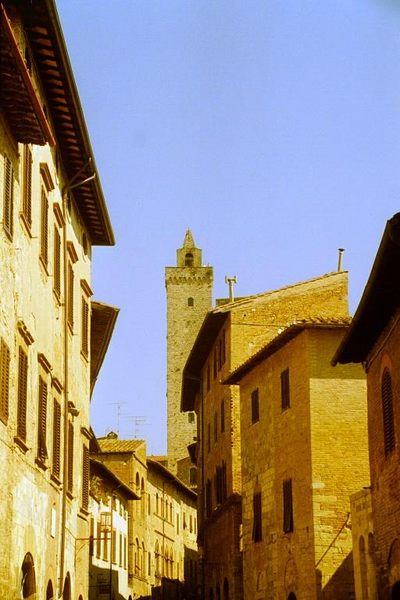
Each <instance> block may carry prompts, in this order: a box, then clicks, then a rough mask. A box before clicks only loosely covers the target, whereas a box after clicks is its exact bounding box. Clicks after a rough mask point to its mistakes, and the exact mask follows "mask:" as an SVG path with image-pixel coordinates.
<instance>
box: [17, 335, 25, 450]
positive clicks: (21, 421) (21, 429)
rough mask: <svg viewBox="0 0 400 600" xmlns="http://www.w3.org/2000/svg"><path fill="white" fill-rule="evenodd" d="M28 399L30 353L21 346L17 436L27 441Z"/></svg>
mask: <svg viewBox="0 0 400 600" xmlns="http://www.w3.org/2000/svg"><path fill="white" fill-rule="evenodd" d="M27 399H28V355H27V354H26V352H25V350H24V349H23V348H22V347H21V346H20V347H19V351H18V406H17V437H18V438H19V439H20V440H21V441H23V442H26V411H27Z"/></svg>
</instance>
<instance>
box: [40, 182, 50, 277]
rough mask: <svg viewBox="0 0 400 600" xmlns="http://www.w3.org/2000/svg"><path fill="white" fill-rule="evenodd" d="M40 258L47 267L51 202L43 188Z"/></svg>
mask: <svg viewBox="0 0 400 600" xmlns="http://www.w3.org/2000/svg"><path fill="white" fill-rule="evenodd" d="M40 257H41V259H42V261H43V262H44V264H45V265H46V266H47V263H48V261H49V202H48V200H47V195H46V192H45V190H44V189H43V188H42V197H41V218H40Z"/></svg>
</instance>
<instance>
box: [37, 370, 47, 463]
mask: <svg viewBox="0 0 400 600" xmlns="http://www.w3.org/2000/svg"><path fill="white" fill-rule="evenodd" d="M46 434H47V383H46V382H45V381H44V379H43V378H42V377H39V415H38V453H37V455H38V458H39V459H40V460H45V459H46V458H47V456H48V454H47V445H46Z"/></svg>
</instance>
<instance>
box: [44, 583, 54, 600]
mask: <svg viewBox="0 0 400 600" xmlns="http://www.w3.org/2000/svg"><path fill="white" fill-rule="evenodd" d="M53 598H54V591H53V584H52V582H51V581H49V582H48V584H47V588H46V600H53Z"/></svg>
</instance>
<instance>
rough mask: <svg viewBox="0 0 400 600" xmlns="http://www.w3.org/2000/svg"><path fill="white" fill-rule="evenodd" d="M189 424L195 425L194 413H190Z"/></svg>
mask: <svg viewBox="0 0 400 600" xmlns="http://www.w3.org/2000/svg"><path fill="white" fill-rule="evenodd" d="M188 423H194V412H189V413H188Z"/></svg>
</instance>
